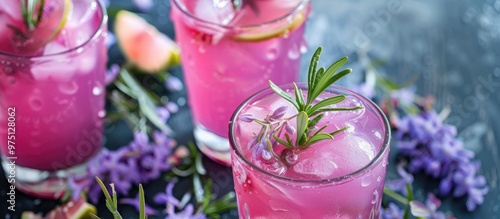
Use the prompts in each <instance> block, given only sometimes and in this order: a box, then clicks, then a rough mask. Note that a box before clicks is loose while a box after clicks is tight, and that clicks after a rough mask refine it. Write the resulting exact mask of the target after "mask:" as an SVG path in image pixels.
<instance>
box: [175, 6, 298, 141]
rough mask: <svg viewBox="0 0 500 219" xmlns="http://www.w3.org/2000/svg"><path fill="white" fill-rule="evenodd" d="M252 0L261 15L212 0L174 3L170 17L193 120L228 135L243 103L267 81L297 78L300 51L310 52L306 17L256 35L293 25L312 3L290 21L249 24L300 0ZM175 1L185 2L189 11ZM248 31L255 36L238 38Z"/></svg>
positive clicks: (271, 16) (276, 15)
mask: <svg viewBox="0 0 500 219" xmlns="http://www.w3.org/2000/svg"><path fill="white" fill-rule="evenodd" d="M220 2H224V1H220ZM252 2H254V3H255V4H256V5H255V6H253V7H255V8H257V10H258V11H259V12H258V13H256V12H255V11H254V9H252V7H250V6H248V5H247V6H244V7H243V8H242V9H241V10H240V11H238V12H235V11H234V10H233V8H232V6H220V7H219V8H214V7H215V6H213V1H212V0H194V1H191V0H190V1H187V0H173V1H172V12H171V16H172V20H173V22H174V26H175V33H176V41H177V43H179V44H180V47H181V58H182V67H183V70H184V76H185V81H186V84H187V89H188V94H189V104H190V107H191V110H192V114H193V118H194V120H195V123H196V125H201V126H203V127H205V128H206V129H207V130H209V131H210V132H212V133H215V134H217V135H218V136H221V137H227V132H228V129H227V123H228V121H229V120H230V117H231V114H232V113H233V112H234V110H235V109H236V107H237V106H238V104H240V103H241V102H242V101H243V100H244V99H246V98H247V97H248V96H250V95H251V94H252V93H255V92H256V91H258V90H261V89H263V88H265V87H266V86H267V85H268V80H272V81H275V82H276V83H278V84H282V83H288V82H292V81H296V80H297V79H298V75H299V67H300V57H301V50H305V41H304V38H303V32H304V23H305V22H303V21H302V22H298V24H297V25H293V26H294V27H293V28H291V31H283V32H280V31H278V34H276V35H275V36H271V37H262V35H261V36H260V37H258V36H257V37H255V36H256V35H259V34H264V35H266V33H267V34H269V33H273V32H274V33H276V30H279V28H282V29H283V28H285V27H287V26H290V22H291V21H292V20H294V19H295V18H297V16H303V17H305V16H307V12H308V8H307V7H305V8H303V9H301V12H300V13H295V14H294V15H293V16H289V18H288V20H287V19H283V20H282V21H278V22H272V24H270V25H267V26H266V25H263V26H260V27H252V28H247V27H245V26H248V25H261V24H262V23H264V22H270V21H273V20H274V19H277V18H280V17H283V16H285V15H286V14H288V13H291V11H292V10H294V8H296V7H297V5H299V4H301V1H298V0H295V1H288V3H286V4H283V1H252ZM176 4H177V5H182V7H184V8H185V10H186V11H187V14H186V13H185V12H183V11H181V9H180V8H179V6H176ZM200 19H201V20H204V22H201V21H200ZM285 29H286V28H285ZM245 34H247V35H245ZM248 34H249V35H253V36H254V37H251V38H253V39H248V38H246V39H243V40H242V39H238V37H242V36H248ZM257 38H261V39H257Z"/></svg>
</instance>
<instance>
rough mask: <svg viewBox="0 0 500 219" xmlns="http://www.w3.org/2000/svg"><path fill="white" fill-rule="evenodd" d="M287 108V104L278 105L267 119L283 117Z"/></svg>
mask: <svg viewBox="0 0 500 219" xmlns="http://www.w3.org/2000/svg"><path fill="white" fill-rule="evenodd" d="M287 108H288V107H287V106H281V107H278V109H276V110H274V112H273V114H271V116H269V120H271V121H274V120H278V119H281V118H283V116H284V115H285V113H286V109H287Z"/></svg>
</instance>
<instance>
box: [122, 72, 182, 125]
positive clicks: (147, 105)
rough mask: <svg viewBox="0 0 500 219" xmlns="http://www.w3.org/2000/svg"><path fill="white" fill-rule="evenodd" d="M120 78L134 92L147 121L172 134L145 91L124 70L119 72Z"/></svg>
mask: <svg viewBox="0 0 500 219" xmlns="http://www.w3.org/2000/svg"><path fill="white" fill-rule="evenodd" d="M120 78H121V79H123V81H124V83H125V84H126V85H127V86H128V87H129V88H130V90H132V91H134V92H135V94H136V97H137V101H138V102H139V109H140V111H141V112H142V113H143V114H144V116H146V118H148V120H149V121H150V122H151V123H152V124H153V125H155V126H156V127H157V128H158V129H160V130H161V131H163V132H165V133H167V134H172V133H173V132H172V130H171V129H170V128H169V127H168V126H167V125H166V124H165V123H164V122H163V121H162V119H161V118H160V116H159V115H158V113H157V112H156V105H155V103H154V101H153V100H152V99H151V98H150V96H149V95H148V93H147V91H146V90H144V88H143V87H142V86H141V85H139V82H137V80H136V79H135V78H134V77H132V75H131V74H130V73H129V72H128V71H127V70H125V69H122V70H121V72H120Z"/></svg>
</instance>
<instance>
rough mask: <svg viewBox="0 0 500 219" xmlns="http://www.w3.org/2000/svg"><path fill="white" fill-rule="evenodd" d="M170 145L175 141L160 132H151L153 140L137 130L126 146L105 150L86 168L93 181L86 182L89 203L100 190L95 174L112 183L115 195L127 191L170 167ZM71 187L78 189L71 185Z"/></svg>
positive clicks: (89, 178)
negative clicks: (114, 149) (88, 183)
mask: <svg viewBox="0 0 500 219" xmlns="http://www.w3.org/2000/svg"><path fill="white" fill-rule="evenodd" d="M173 147H174V141H172V140H170V139H169V138H168V137H167V136H165V135H164V134H162V133H160V132H154V133H153V139H152V141H150V139H149V137H148V135H147V134H146V133H144V132H136V133H134V140H133V141H132V142H130V143H129V144H128V145H126V146H124V147H122V148H120V149H118V150H116V151H109V150H107V149H104V150H103V151H102V153H101V154H99V155H98V156H96V157H95V158H94V159H93V160H91V161H90V162H89V165H88V167H87V177H88V178H87V180H88V181H89V182H92V183H91V184H90V185H88V189H89V190H88V195H89V198H90V200H91V202H93V203H97V201H98V199H99V197H100V195H101V193H102V192H101V189H100V187H99V185H98V184H97V183H96V182H95V180H94V177H96V176H97V177H99V178H101V179H103V180H104V183H105V185H109V183H111V182H112V183H114V184H115V189H116V192H117V193H118V194H128V192H129V190H130V188H131V187H132V185H135V184H137V183H146V182H148V181H149V180H152V179H155V178H157V177H158V176H159V175H160V174H161V172H163V171H167V170H170V168H171V163H170V160H171V159H170V158H171V157H172V156H174V155H173V154H172V149H173ZM70 182H71V181H70ZM72 188H73V189H74V190H75V191H78V189H79V188H78V186H74V185H73V186H72Z"/></svg>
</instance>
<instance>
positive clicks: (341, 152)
mask: <svg viewBox="0 0 500 219" xmlns="http://www.w3.org/2000/svg"><path fill="white" fill-rule="evenodd" d="M310 147H311V148H308V149H306V150H304V151H302V153H301V154H300V155H299V161H298V162H297V163H296V164H295V165H294V166H293V168H292V169H293V171H294V172H295V173H297V174H298V176H297V177H299V178H308V179H309V178H311V177H313V178H316V179H328V178H333V177H340V176H344V175H346V174H349V173H352V172H354V171H356V170H358V169H360V168H362V167H364V166H365V165H367V164H368V163H369V162H370V161H371V160H372V159H373V158H374V157H375V151H374V147H373V146H372V145H371V144H370V143H369V142H368V141H367V140H366V139H364V138H363V137H360V136H357V135H355V134H354V133H348V134H345V135H342V136H336V138H335V139H334V140H333V141H321V142H319V143H316V144H314V145H311V146H310Z"/></svg>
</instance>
